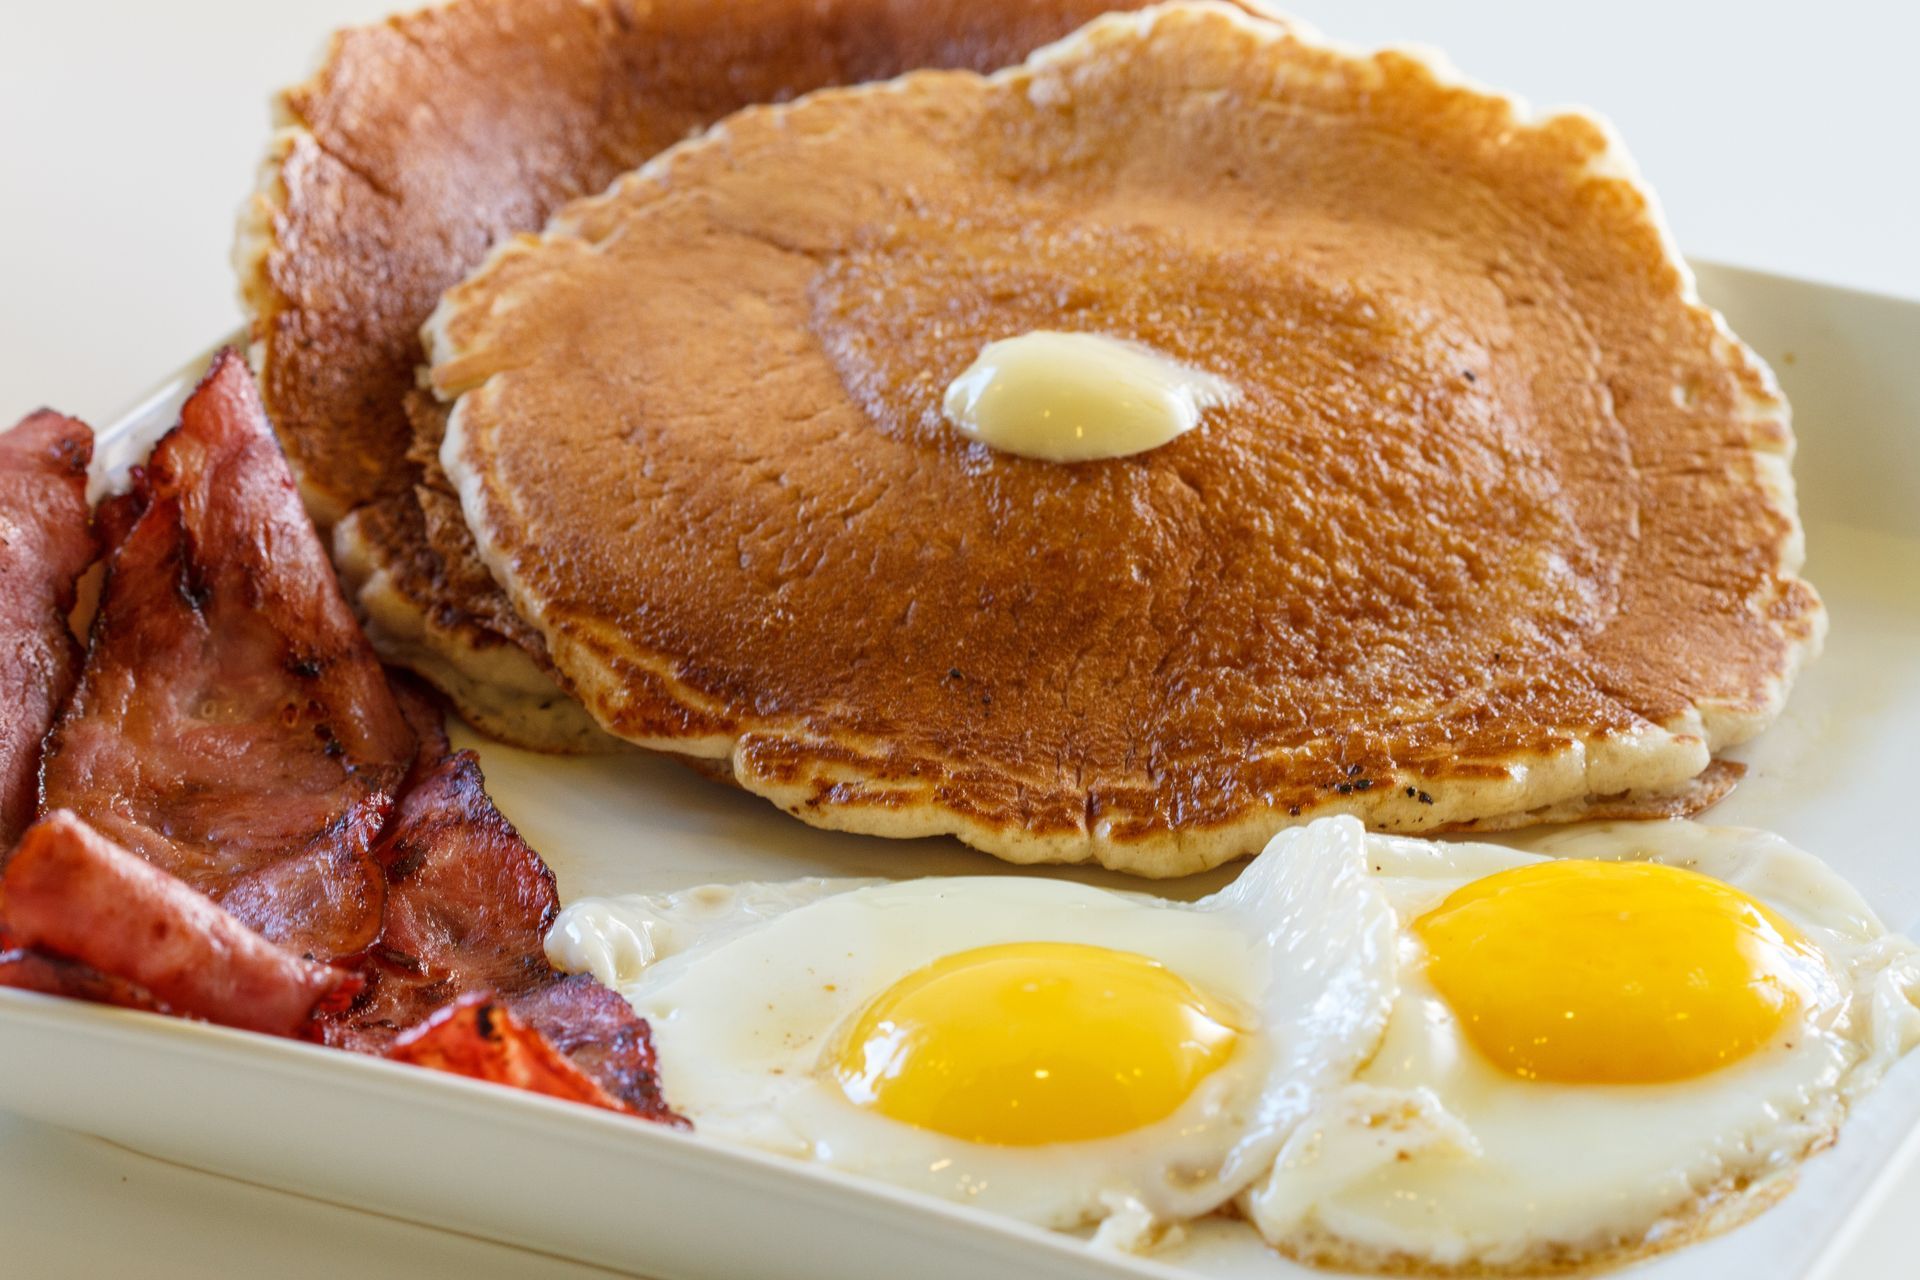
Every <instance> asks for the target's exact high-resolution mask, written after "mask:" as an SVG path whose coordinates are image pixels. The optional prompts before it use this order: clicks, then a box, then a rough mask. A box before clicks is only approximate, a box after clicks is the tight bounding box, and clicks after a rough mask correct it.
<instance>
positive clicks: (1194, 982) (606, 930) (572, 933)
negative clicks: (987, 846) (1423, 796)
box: [547, 823, 1395, 1249]
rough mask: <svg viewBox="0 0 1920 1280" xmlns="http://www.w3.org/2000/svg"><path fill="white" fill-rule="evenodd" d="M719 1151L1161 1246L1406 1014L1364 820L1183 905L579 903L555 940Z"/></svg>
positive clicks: (1031, 891)
mask: <svg viewBox="0 0 1920 1280" xmlns="http://www.w3.org/2000/svg"><path fill="white" fill-rule="evenodd" d="M547 946H548V953H549V955H550V956H551V958H552V959H553V960H554V962H555V963H556V964H557V965H558V966H559V967H561V968H563V969H569V970H574V971H581V970H586V971H591V972H592V973H594V974H595V975H596V976H597V977H599V978H600V979H601V980H602V981H603V982H606V983H607V984H609V985H610V986H613V987H614V988H615V989H617V990H619V991H620V992H621V993H622V994H623V995H625V996H626V998H627V999H628V1000H630V1001H631V1002H632V1003H633V1005H634V1007H635V1008H636V1009H637V1010H638V1011H639V1012H640V1013H641V1014H643V1015H644V1016H645V1017H646V1018H647V1019H648V1020H649V1022H650V1023H651V1025H652V1028H653V1037H654V1045H655V1048H656V1050H657V1052H658V1054H659V1063H660V1072H661V1079H662V1084H663V1087H664V1089H665V1091H666V1093H667V1096H669V1097H671V1098H672V1099H673V1103H674V1106H675V1108H676V1109H677V1110H679V1111H681V1112H682V1113H683V1114H685V1115H687V1116H688V1117H689V1118H691V1119H692V1120H693V1122H694V1126H695V1128H696V1129H697V1130H698V1131H699V1132H701V1133H703V1134H706V1135H708V1136H711V1137H716V1138H721V1139H726V1140H731V1141H736V1142H743V1143H748V1144H751V1145H753V1146H756V1147H760V1148H765V1149H770V1150H774V1151H780V1152H785V1153H787V1154H789V1155H791V1156H794V1157H797V1158H801V1159H807V1160H813V1161H817V1162H819V1163H821V1164H825V1165H831V1166H834V1167H836V1168H839V1169H844V1170H848V1171H852V1172H857V1173H860V1174H864V1175H868V1176H871V1177H876V1178H881V1179H885V1180H886V1181H888V1182H892V1183H895V1184H898V1185H901V1186H905V1187H909V1188H913V1189H916V1190H919V1191H923V1192H928V1193H931V1194H934V1195H938V1196H943V1197H946V1198H948V1199H951V1200H956V1201H961V1202H964V1203H967V1204H972V1205H976V1206H979V1207H981V1208H984V1209H988V1210H992V1211H996V1212H999V1213H1004V1214H1009V1215H1012V1216H1014V1217H1017V1218H1021V1219H1024V1220H1026V1221H1029V1222H1033V1223H1037V1224H1041V1225H1044V1226H1049V1227H1055V1228H1074V1227H1081V1226H1085V1225H1088V1224H1093V1223H1099V1224H1101V1226H1100V1229H1099V1231H1098V1233H1097V1234H1096V1237H1095V1239H1096V1243H1100V1244H1105V1245H1111V1246H1115V1247H1122V1248H1129V1249H1139V1248H1144V1247H1147V1246H1149V1245H1152V1244H1155V1243H1159V1242H1162V1241H1164V1240H1166V1239H1167V1238H1169V1237H1170V1236H1171V1235H1173V1234H1175V1233H1176V1232H1177V1228H1178V1224H1180V1223H1181V1222H1183V1221H1185V1220H1187V1219H1190V1218H1193V1217H1195V1216H1198V1215H1201V1214H1205V1213H1208V1212H1211V1211H1213V1210H1215V1209H1218V1208H1220V1207H1222V1206H1223V1205H1226V1204H1228V1203H1229V1202H1230V1201H1231V1200H1232V1199H1233V1197H1234V1196H1235V1195H1236V1194H1237V1193H1239V1192H1241V1191H1242V1190H1244V1189H1246V1188H1247V1187H1248V1186H1249V1185H1251V1184H1252V1183H1253V1181H1254V1180H1255V1179H1256V1178H1259V1177H1261V1176H1262V1175H1264V1174H1265V1173H1266V1172H1267V1170H1268V1169H1269V1168H1270V1166H1271V1165H1272V1163H1273V1160H1274V1157H1275V1155H1276V1154H1277V1153H1278V1152H1279V1150H1280V1148H1281V1146H1282V1144H1283V1143H1284V1142H1285V1141H1286V1139H1287V1137H1288V1135H1289V1134H1290V1133H1291V1131H1292V1129H1293V1127H1294V1126H1295V1125H1296V1124H1297V1123H1298V1122H1299V1121H1300V1119H1301V1118H1302V1117H1303V1116H1305V1115H1307V1114H1308V1113H1309V1112H1311V1111H1313V1110H1314V1109H1315V1107H1316V1106H1317V1104H1319V1103H1320V1102H1321V1101H1322V1099H1323V1097H1324V1096H1326V1095H1328V1094H1330V1093H1331V1092H1333V1091H1334V1090H1337V1089H1339V1088H1340V1087H1342V1086H1343V1085H1345V1084H1346V1083H1347V1082H1348V1081H1350V1080H1351V1078H1352V1077H1353V1075H1354V1073H1355V1071H1357V1070H1358V1069H1359V1068H1360V1066H1361V1064H1362V1063H1363V1062H1365V1061H1366V1059H1367V1058H1368V1056H1369V1055H1370V1054H1371V1053H1372V1052H1373V1050H1374V1048H1375V1046H1376V1045H1377V1043H1378V1042H1379V1039H1380V1036H1381V1033H1382V1031H1383V1028H1384V1027H1385V1024H1386V1019H1387V1015H1388V1011H1389V1008H1390V1006H1391V1003H1392V995H1393V976H1392V974H1393V965H1394V950H1395V926H1394V917H1393V912H1392V910H1391V908H1390V907H1389V906H1388V904H1387V900H1386V897H1385V894H1384V892H1383V889H1382V888H1381V886H1380V884H1379V882H1378V881H1377V879H1376V878H1375V877H1373V876H1372V875H1370V874H1369V872H1368V870H1367V863H1366V840H1365V837H1364V835H1363V833H1362V832H1361V829H1360V827H1359V826H1358V824H1353V823H1348V824H1346V825H1344V826H1340V827H1338V828H1337V829H1334V830H1333V831H1332V832H1331V833H1329V832H1328V831H1326V830H1320V829H1300V830H1296V831H1292V832H1288V833H1283V834H1282V835H1281V836H1280V837H1278V838H1277V839H1276V840H1275V841H1274V842H1273V844H1272V845H1271V846H1269V848H1268V849H1267V850H1266V852H1265V853H1263V854H1262V855H1261V856H1260V857H1259V858H1257V859H1256V860H1255V861H1253V862H1252V863H1250V864H1249V865H1248V866H1247V868H1246V870H1245V871H1244V872H1243V873H1242V874H1241V875H1240V876H1239V877H1238V879H1236V880H1235V881H1234V882H1233V883H1232V884H1231V885H1229V886H1228V887H1227V888H1225V889H1223V890H1222V891H1220V892H1219V893H1216V894H1214V895H1213V896H1211V897H1208V898H1205V899H1202V900H1200V901H1198V902H1195V903H1191V904H1187V903H1178V902H1170V901H1165V900H1163V899H1159V898H1154V897H1149V896H1146V895H1140V894H1130V893H1117V892H1111V891H1108V890H1104V889H1098V888H1092V887H1089V886H1086V885H1081V884H1077V883H1072V882H1068V881H1063V880H1050V879H1044V878H1037V877H1008V876H992V877H978V878H972V877H965V878H941V879H921V880H907V881H900V882H896V883H868V882H846V881H840V882H833V881H822V880H810V881H799V882H795V883H791V884H748V885H737V886H716V887H708V888H701V889H695V890H689V891H686V892H683V893H678V894H670V895H664V896H632V897H619V898H603V899H592V900H583V901H581V902H577V903H574V904H573V905H571V906H569V907H568V908H567V910H566V911H564V912H563V913H562V915H561V917H560V918H559V920H558V921H557V923H556V925H555V927H554V929H553V930H552V932H551V933H550V934H549V937H548V943H547Z"/></svg>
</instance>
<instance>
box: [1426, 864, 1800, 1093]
mask: <svg viewBox="0 0 1920 1280" xmlns="http://www.w3.org/2000/svg"><path fill="white" fill-rule="evenodd" d="M1414 931H1415V933H1416V934H1417V936H1418V937H1419V938H1420V939H1421V941H1423V942H1424V943H1425V944H1426V948H1427V953H1428V960H1427V973H1428V975H1429V977H1430V979H1431V980H1432V982H1433V985H1434V987H1435V988H1436V989H1437V990H1438V991H1439V992H1440V994H1441V996H1442V997H1443V998H1444V999H1445V1000H1446V1002H1447V1003H1448V1004H1449V1005H1450V1006H1452V1008H1453V1011H1454V1013H1455V1015H1456V1016H1457V1017H1458V1018H1459V1019H1460V1024H1461V1026H1462V1028H1463V1030H1464V1031H1465V1034H1466V1036H1467V1038H1468V1039H1469V1040H1471V1041H1472V1042H1473V1044H1474V1045H1475V1047H1476V1048H1478V1049H1479V1050H1480V1051H1481V1052H1482V1053H1483V1054H1485V1055H1486V1056H1487V1057H1488V1058H1491V1059H1492V1060H1493V1061H1494V1062H1495V1063H1496V1064H1498V1065H1499V1066H1500V1067H1502V1068H1504V1069H1505V1070H1507V1071H1509V1072H1511V1073H1512V1074H1514V1075H1516V1076H1521V1077H1523V1078H1526V1079H1530V1080H1550V1081H1560V1082H1564V1083H1570V1084H1571V1083H1581V1084H1648V1083H1656V1082H1660V1081H1667V1080H1684V1079H1688V1078H1690V1077H1693V1076H1698V1075H1702V1074H1704V1073H1706V1072H1709V1071H1713V1070H1716V1069H1717V1068H1720V1067H1724V1066H1726V1065H1727V1064H1729V1063H1732V1062H1736V1061H1738V1060H1739V1059H1741V1058H1743V1057H1745V1056H1746V1055H1748V1054H1750V1053H1752V1052H1753V1051H1754V1050H1756V1049H1758V1048H1759V1047H1760V1046H1762V1045H1763V1044H1766V1043H1767V1042H1768V1041H1769V1040H1771V1039H1773V1037H1774V1036H1775V1035H1776V1034H1778V1033H1779V1031H1780V1029H1781V1028H1782V1026H1784V1025H1785V1023H1786V1021H1787V1019H1788V1018H1790V1017H1792V1016H1793V1015H1794V1013H1795V1012H1796V1011H1797V1010H1798V1009H1799V1008H1800V1005H1801V1002H1802V999H1803V993H1804V992H1805V991H1807V990H1808V989H1809V986H1810V983H1817V982H1818V980H1819V979H1818V974H1819V973H1820V971H1821V968H1822V961H1821V960H1820V957H1819V954H1818V953H1817V952H1816V951H1815V950H1814V949H1813V947H1812V946H1811V944H1809V943H1808V942H1807V941H1806V940H1805V939H1804V938H1803V937H1802V936H1801V935H1800V933H1799V932H1798V931H1797V930H1796V929H1794V927H1793V926H1792V925H1791V924H1789V923H1787V922H1786V921H1785V920H1783V919H1781V918H1780V917H1779V916H1778V915H1775V914H1774V913H1773V912H1772V911H1770V910H1768V909H1767V908H1766V907H1765V906H1763V905H1761V904H1760V903H1758V902H1756V901H1755V900H1754V899H1752V898H1750V897H1748V896H1747V895H1746V894H1744V893H1741V892H1740V891H1739V890H1737V889H1735V888H1733V887H1732V886H1730V885H1727V884H1724V883H1722V882H1721V881H1718V880H1714V879H1712V878H1710V877H1708V876H1703V875H1701V874H1699V873H1698V872H1694V871H1687V870H1684V869H1682V868H1679V867H1670V866H1665V865H1662V864H1660V863H1653V862H1595V861H1589V860H1585V859H1572V858H1569V859H1559V860H1555V861H1550V862H1540V863H1533V864H1530V865H1528V866H1524V867H1516V868H1514V869H1513V870H1511V871H1503V872H1500V873H1498V874H1496V875H1491V876H1488V877H1486V878H1485V879H1483V880H1476V881H1474V882H1473V883H1472V884H1469V885H1465V886H1463V887H1462V888H1460V889H1459V890H1457V891H1455V892H1454V893H1453V894H1452V895H1451V896H1450V897H1448V898H1447V900H1446V901H1445V902H1443V903H1441V904H1440V905H1439V906H1438V907H1436V908H1434V909H1433V910H1432V911H1429V912H1428V913H1427V914H1425V915H1423V916H1421V917H1420V918H1419V919H1418V920H1417V921H1415V922H1414Z"/></svg>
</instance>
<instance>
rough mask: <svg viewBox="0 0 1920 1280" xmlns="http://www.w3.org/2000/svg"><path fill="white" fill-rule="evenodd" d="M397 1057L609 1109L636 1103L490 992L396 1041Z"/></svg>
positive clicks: (448, 1010)
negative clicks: (623, 1097)
mask: <svg viewBox="0 0 1920 1280" xmlns="http://www.w3.org/2000/svg"><path fill="white" fill-rule="evenodd" d="M387 1056H388V1057H389V1058H392V1059H393V1060H394V1061H395V1062H406V1063H411V1064H412V1065H414V1066H417V1067H430V1068H432V1069H433V1070H435V1071H448V1072H452V1073H453V1074H454V1075H458V1076H466V1077H468V1078H469V1079H473V1080H488V1081H491V1082H492V1083H494V1084H504V1085H511V1086H512V1087H513V1088H516V1089H526V1090H528V1091H529V1092H532V1093H542V1094H545V1095H547V1096H548V1097H550V1098H563V1099H565V1100H567V1101H568V1102H584V1103H586V1104H587V1105H588V1106H593V1107H604V1108H606V1109H607V1110H609V1111H620V1112H631V1110H632V1108H630V1107H628V1106H627V1104H626V1103H624V1102H622V1101H620V1100H619V1099H618V1098H616V1097H614V1096H613V1095H612V1094H610V1093H608V1092H607V1091H606V1090H605V1089H603V1088H601V1087H600V1086H599V1085H598V1084H597V1083H595V1082H594V1080H593V1078H592V1077H591V1076H589V1075H587V1074H586V1073H585V1072H583V1071H581V1070H580V1068H578V1067H576V1066H574V1065H573V1063H571V1062H569V1061H568V1060H567V1059H566V1058H565V1057H563V1056H562V1055H561V1054H560V1053H559V1052H558V1051H557V1050H556V1049H555V1048H554V1047H553V1046H552V1045H551V1044H549V1043H548V1042H547V1038H546V1037H545V1036H543V1035H541V1034H540V1033H539V1032H538V1031H536V1030H534V1029H533V1028H532V1027H529V1026H528V1025H527V1024H526V1023H524V1022H522V1021H520V1019H518V1018H516V1017H515V1016H514V1015H513V1011H512V1010H510V1009H508V1008H507V1006H505V1005H503V1004H501V1003H500V1002H499V1001H497V1000H495V999H493V998H492V997H491V996H487V995H484V994H475V995H471V996H467V997H466V998H464V999H462V1000H459V1001H457V1002H455V1003H454V1004H451V1005H449V1006H447V1007H446V1008H444V1009H442V1010H440V1012H438V1013H436V1014H434V1015H433V1017H431V1018H429V1019H428V1020H427V1021H425V1022H423V1023H421V1024H420V1025H419V1026H417V1027H414V1028H413V1029H412V1030H411V1031H408V1032H406V1033H405V1034H404V1035H402V1036H400V1037H399V1038H398V1039H397V1040H395V1041H394V1042H393V1047H392V1048H391V1049H389V1050H388V1051H387Z"/></svg>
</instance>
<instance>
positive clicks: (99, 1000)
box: [0, 947, 172, 1013]
mask: <svg viewBox="0 0 1920 1280" xmlns="http://www.w3.org/2000/svg"><path fill="white" fill-rule="evenodd" d="M0 987H17V988H19V989H20V990H22V991H38V992H40V993H41V994H42V995H49V996H65V997H66V998H67V999H69V1000H85V1001H86V1002H87V1003H88V1004H111V1005H118V1006H119V1007H120V1008H122V1009H143V1010H145V1011H146V1012H148V1013H171V1012H172V1010H170V1009H168V1008H167V1006H165V1005H164V1004H161V1003H160V1002H159V1001H158V1000H156V999H155V998H154V995H153V993H152V992H151V991H148V990H147V989H146V988H145V987H142V986H139V985H138V984H136V983H132V982H128V981H127V980H126V979H125V978H116V977H114V976H113V975H111V974H106V973H101V972H100V971H99V970H98V969H93V968H89V967H88V966H86V965H84V964H81V963H80V962H79V961H77V960H67V959H64V958H62V957H60V956H54V955H48V954H47V953H46V952H44V951H35V950H33V949H32V948H30V947H15V948H14V949H12V950H10V951H0Z"/></svg>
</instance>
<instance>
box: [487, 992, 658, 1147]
mask: <svg viewBox="0 0 1920 1280" xmlns="http://www.w3.org/2000/svg"><path fill="white" fill-rule="evenodd" d="M512 1004H513V1011H514V1012H515V1013H516V1014H518V1015H519V1016H520V1017H521V1018H523V1019H525V1020H526V1022H527V1025H528V1026H530V1027H532V1028H533V1029H534V1030H536V1031H538V1032H540V1034H542V1035H544V1036H545V1037H546V1038H547V1039H548V1040H549V1041H550V1042H552V1044H553V1047H554V1048H555V1049H558V1050H559V1051H560V1052H561V1053H564V1054H566V1055H567V1057H568V1058H569V1059H570V1060H571V1061H572V1062H573V1064H574V1065H575V1066H576V1067H579V1068H580V1070H582V1071H584V1072H586V1073H587V1075H589V1076H591V1077H593V1079H594V1080H596V1081H598V1082H599V1083H600V1085H601V1086H602V1087H603V1088H605V1089H606V1090H607V1092H608V1093H611V1094H612V1095H613V1096H615V1097H616V1098H619V1099H620V1101H621V1102H622V1103H624V1104H625V1105H626V1107H627V1108H628V1109H629V1110H630V1111H632V1112H633V1113H634V1114H636V1115H639V1116H644V1117H645V1118H646V1119H648V1120H653V1121H657V1122H659V1123H661V1124H666V1125H671V1126H673V1127H674V1128H686V1127H687V1121H686V1119H685V1118H684V1117H682V1116H680V1115H677V1114H675V1112H674V1110H673V1109H672V1108H671V1107H669V1106H668V1105H667V1100H666V1098H665V1097H664V1096H663V1095H662V1094H661V1092H660V1066H659V1062H658V1060H657V1059H656V1058H655V1057H654V1053H653V1035H652V1032H651V1031H650V1029H649V1028H648V1026H647V1022H646V1019H644V1018H642V1017H640V1016H639V1015H638V1014H636V1013H635V1012H634V1011H633V1006H632V1005H630V1004H628V1003H627V1001H626V997H625V996H622V995H621V994H620V993H619V992H617V991H613V990H610V989H608V988H606V987H603V986H601V985H600V983H599V981H598V980H597V979H595V978H594V976H593V975H592V974H590V973H576V974H572V975H569V976H568V977H565V978H561V979H560V980H559V981H557V982H546V983H543V984H541V985H540V986H537V987H534V988H533V989H532V990H530V991H526V992H523V993H522V994H521V995H520V996H519V997H518V998H517V999H515V1000H514V1001H513V1002H512Z"/></svg>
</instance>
